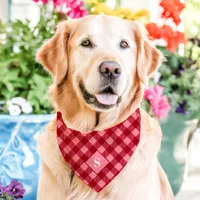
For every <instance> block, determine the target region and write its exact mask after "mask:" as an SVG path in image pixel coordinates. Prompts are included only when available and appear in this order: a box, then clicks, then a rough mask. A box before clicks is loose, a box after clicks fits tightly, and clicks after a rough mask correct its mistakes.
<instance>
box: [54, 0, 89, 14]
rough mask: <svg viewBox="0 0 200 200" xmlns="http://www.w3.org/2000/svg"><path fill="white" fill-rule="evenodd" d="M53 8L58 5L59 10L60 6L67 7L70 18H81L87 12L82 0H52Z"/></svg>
mask: <svg viewBox="0 0 200 200" xmlns="http://www.w3.org/2000/svg"><path fill="white" fill-rule="evenodd" d="M53 3H54V8H55V7H57V6H60V7H61V9H60V11H61V12H63V10H62V7H63V6H65V7H66V8H67V10H68V11H67V15H68V16H69V17H71V18H81V17H84V16H85V15H87V14H88V12H87V10H86V9H85V8H84V7H83V6H84V3H83V1H82V0H53Z"/></svg>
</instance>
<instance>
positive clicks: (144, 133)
mask: <svg viewBox="0 0 200 200" xmlns="http://www.w3.org/2000/svg"><path fill="white" fill-rule="evenodd" d="M88 36H89V37H92V39H93V40H95V42H96V44H97V48H95V49H94V50H86V49H83V48H81V47H80V45H79V44H80V39H81V38H84V37H88ZM120 37H126V40H127V41H128V42H129V44H130V48H129V49H127V50H120V49H118V48H117V46H116V45H115V44H116V42H117V41H118V39H119V38H120ZM37 59H38V60H39V61H40V62H41V64H42V65H43V66H45V67H46V69H48V70H49V72H50V73H51V74H52V77H53V79H54V82H53V84H52V86H51V87H50V95H51V97H52V102H53V105H54V107H55V109H56V111H61V112H62V115H63V118H64V121H65V123H66V124H67V126H68V127H70V128H72V129H75V130H79V131H81V132H83V133H85V134H87V132H90V131H93V130H103V129H105V128H108V127H111V126H114V125H116V124H118V123H120V122H122V121H124V120H125V119H126V118H127V117H128V116H130V115H131V114H132V113H133V112H134V111H135V110H136V108H138V107H140V103H141V101H142V97H143V91H144V86H145V85H147V84H148V79H149V77H150V76H151V74H152V73H153V72H154V71H155V70H156V69H157V68H158V67H159V65H160V63H161V60H162V55H161V53H160V52H159V51H158V50H157V49H156V48H155V47H153V46H152V45H151V43H150V41H149V40H148V39H147V38H146V33H145V29H144V28H143V26H142V25H140V24H139V23H137V22H130V21H126V20H122V19H119V18H116V17H111V16H103V15H101V16H88V17H84V18H81V19H76V20H70V21H66V22H61V23H60V24H59V25H58V27H57V31H56V34H55V35H54V36H53V37H52V38H51V39H50V40H49V41H47V42H46V43H45V44H44V45H43V46H42V47H41V49H40V50H39V51H38V53H37ZM113 60H114V61H116V62H118V63H119V64H120V66H121V67H122V70H123V74H122V75H121V76H120V84H118V85H117V86H116V90H117V93H118V94H119V95H121V96H122V101H121V103H120V104H119V105H118V106H115V107H113V108H110V109H108V110H102V109H99V108H96V107H95V106H94V105H88V104H86V102H85V101H84V99H83V97H82V94H81V92H80V89H79V85H78V83H80V82H81V81H83V82H84V84H85V87H86V88H87V89H88V91H89V92H90V93H92V94H95V93H96V92H97V90H98V87H99V84H100V78H99V75H98V70H97V66H99V64H100V63H102V62H103V61H113ZM97 113H98V117H99V120H98V124H97V121H96V120H97ZM161 138H162V133H161V129H160V126H159V124H158V122H157V121H156V120H155V119H153V118H151V117H150V116H149V115H148V114H147V113H146V112H145V111H143V110H142V109H141V140H140V143H139V146H138V147H137V150H136V152H135V153H134V154H133V156H132V158H131V159H130V161H129V162H128V164H127V165H126V166H125V168H124V169H123V170H122V172H121V173H120V174H119V175H118V176H117V177H116V178H115V179H114V180H113V181H112V182H111V183H110V184H109V185H108V186H107V187H106V188H105V189H104V190H103V191H101V192H100V193H96V192H94V191H93V190H92V189H90V188H89V187H88V186H87V185H86V184H84V183H83V182H82V181H80V180H79V178H77V177H76V176H75V177H74V179H73V181H72V183H70V180H71V178H70V176H71V169H70V168H69V167H68V165H67V164H66V163H65V161H64V159H63V157H62V155H61V154H60V151H59V148H58V144H57V140H56V121H55V119H54V120H53V121H52V122H51V123H50V124H49V125H48V126H47V128H46V131H45V133H44V134H43V135H42V136H40V138H39V139H38V148H39V152H40V156H41V160H42V166H41V175H40V181H39V188H38V200H54V199H57V200H122V199H124V200H173V199H174V197H173V193H172V191H171V188H170V185H169V183H168V180H167V177H166V175H165V173H164V171H163V170H162V168H161V166H160V164H159V163H158V160H157V154H158V151H159V148H160V143H161Z"/></svg>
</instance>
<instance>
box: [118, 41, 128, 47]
mask: <svg viewBox="0 0 200 200" xmlns="http://www.w3.org/2000/svg"><path fill="white" fill-rule="evenodd" d="M120 47H121V48H122V49H126V48H128V47H129V45H128V43H127V42H126V41H124V40H122V41H121V42H120Z"/></svg>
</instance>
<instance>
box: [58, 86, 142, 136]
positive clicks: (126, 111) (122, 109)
mask: <svg viewBox="0 0 200 200" xmlns="http://www.w3.org/2000/svg"><path fill="white" fill-rule="evenodd" d="M67 90H68V91H67V92H66V93H67V94H70V95H69V96H67V97H65V96H64V93H65V92H63V96H58V97H57V98H58V99H57V100H56V102H60V101H59V98H62V99H65V100H64V101H63V100H62V101H61V102H62V104H61V102H60V103H59V105H55V107H56V110H57V111H60V112H61V113H62V116H63V119H64V121H65V123H66V125H67V126H68V127H69V128H72V129H74V130H78V131H80V132H83V133H88V132H91V131H94V130H96V131H100V130H104V129H106V128H109V127H112V126H114V125H116V124H118V123H120V122H122V121H124V120H125V119H127V118H128V117H129V116H130V115H131V114H133V112H134V111H135V110H136V109H137V108H138V107H139V105H140V103H141V100H142V96H143V92H142V90H141V87H138V88H135V91H131V92H129V96H132V98H128V97H127V99H129V101H128V100H126V99H124V101H122V102H121V103H120V105H119V106H118V107H117V106H116V107H115V108H113V109H112V110H111V111H109V112H97V111H95V110H92V109H90V108H89V107H88V106H87V105H86V104H85V103H83V102H80V101H79V100H78V98H77V96H76V94H75V92H74V90H73V88H69V87H68V89H67ZM61 94H62V93H61Z"/></svg>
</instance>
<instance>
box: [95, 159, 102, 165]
mask: <svg viewBox="0 0 200 200" xmlns="http://www.w3.org/2000/svg"><path fill="white" fill-rule="evenodd" d="M100 165H101V162H100V158H95V159H94V167H100Z"/></svg>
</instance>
